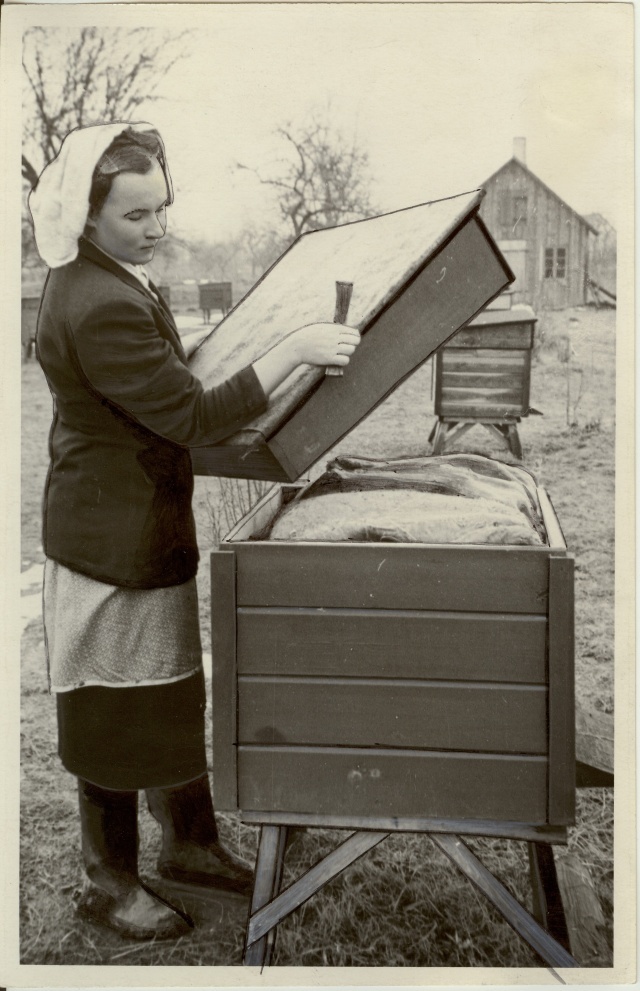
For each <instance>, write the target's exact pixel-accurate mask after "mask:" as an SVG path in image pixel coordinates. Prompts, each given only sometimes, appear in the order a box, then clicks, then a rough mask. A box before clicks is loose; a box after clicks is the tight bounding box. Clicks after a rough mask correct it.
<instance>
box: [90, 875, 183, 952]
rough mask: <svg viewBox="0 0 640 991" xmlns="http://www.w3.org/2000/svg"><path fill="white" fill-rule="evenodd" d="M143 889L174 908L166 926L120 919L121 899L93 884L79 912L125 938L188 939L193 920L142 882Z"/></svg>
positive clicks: (164, 924)
mask: <svg viewBox="0 0 640 991" xmlns="http://www.w3.org/2000/svg"><path fill="white" fill-rule="evenodd" d="M140 886H141V887H142V888H144V890H145V891H146V892H147V893H148V894H150V895H152V896H153V898H154V899H155V900H156V901H159V902H162V904H163V905H166V906H167V908H169V909H171V911H172V913H173V915H172V916H171V917H169V918H168V919H167V920H166V922H165V923H161V924H160V925H157V926H138V925H136V924H135V923H133V922H130V921H129V920H125V919H122V918H120V917H119V916H118V914H117V912H118V909H119V908H120V907H121V904H120V899H118V898H116V897H115V896H114V895H111V894H109V892H107V891H104V890H103V889H102V888H99V887H98V886H97V885H95V884H92V883H90V884H89V886H88V887H86V888H85V890H84V891H83V892H82V893H81V895H80V899H79V901H78V904H77V906H76V913H77V914H78V915H79V916H80V917H81V918H83V919H87V920H88V921H89V922H93V923H96V924H97V925H100V926H105V927H106V928H108V929H112V930H113V931H114V932H117V933H119V935H120V936H122V937H123V938H124V939H136V940H152V939H156V940H159V939H163V940H164V939H178V938H179V937H180V936H186V934H187V933H189V932H191V930H192V929H193V927H194V923H193V921H192V920H191V919H190V918H189V916H188V915H186V914H185V913H183V912H180V911H179V910H178V909H176V908H175V906H173V905H171V904H170V903H169V902H168V901H166V900H165V899H164V898H161V897H160V895H158V894H156V892H155V891H152V890H151V888H149V887H147V885H146V884H143V883H142V882H141V883H140Z"/></svg>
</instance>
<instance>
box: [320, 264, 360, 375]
mask: <svg viewBox="0 0 640 991" xmlns="http://www.w3.org/2000/svg"><path fill="white" fill-rule="evenodd" d="M352 292H353V282H336V310H335V313H334V315H333V322H334V323H346V322H347V314H348V313H349V304H350V302H351V293H352ZM343 372H344V369H343V368H342V366H341V365H327V367H326V368H325V375H342V374H343Z"/></svg>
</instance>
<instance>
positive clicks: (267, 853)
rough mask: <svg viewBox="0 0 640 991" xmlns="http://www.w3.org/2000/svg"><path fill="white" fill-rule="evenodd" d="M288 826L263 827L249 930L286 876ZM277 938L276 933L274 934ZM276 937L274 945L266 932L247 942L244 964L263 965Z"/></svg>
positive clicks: (249, 965)
mask: <svg viewBox="0 0 640 991" xmlns="http://www.w3.org/2000/svg"><path fill="white" fill-rule="evenodd" d="M286 836H287V827H286V826H262V828H261V830H260V843H259V846H258V860H257V864H256V880H255V885H254V888H253V897H252V899H251V909H250V914H249V926H248V927H247V932H248V931H249V928H250V925H251V919H252V918H253V916H254V915H255V914H256V912H257V911H259V909H261V908H262V907H263V906H264V905H267V904H268V903H269V902H270V901H271V899H272V898H273V896H274V888H275V886H276V878H277V884H278V886H279V885H280V878H281V876H282V862H281V861H282V856H283V853H284V845H285V842H286ZM273 939H275V936H274V937H273ZM273 939H272V940H271V945H270V946H269V945H268V944H267V938H266V935H265V937H264V938H261V939H258V940H256V941H255V942H254V943H252V944H249V943H245V951H244V957H243V963H244V964H245V965H246V966H248V967H263V966H264V965H265V960H266V957H267V955H268V954H269V955H270V953H271V950H272V949H273Z"/></svg>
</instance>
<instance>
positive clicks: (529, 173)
mask: <svg viewBox="0 0 640 991" xmlns="http://www.w3.org/2000/svg"><path fill="white" fill-rule="evenodd" d="M514 164H515V165H517V166H518V168H520V169H522V171H523V172H524V173H525V175H527V176H529V178H531V179H533V180H534V182H537V183H538V185H539V186H542V188H543V189H544V190H546V192H547V193H549V194H550V195H551V196H553V197H554V199H556V200H558V202H559V203H562V205H563V206H564V207H566V208H567V210H569V212H570V213H572V214H573V215H574V217H577V219H578V220H579V221H580V223H581V224H584V226H585V227H586V228H587V229H588V230H590V231H591V233H592V234H595V235H596V237H597V235H598V233H599V232H598V230H597V228H595V227H594V226H593V224H590V223H589V221H588V220H585V218H584V217H583V216H582V214H581V213H578V211H577V210H574V209H573V207H571V206H569V204H568V203H567V202H566V201H565V200H563V199H562V197H561V196H558V194H557V193H555V192H554V191H553V189H551V187H550V186H547V184H546V182H543V181H542V179H540V178H539V177H538V176H537V175H536V174H535V172H532V171H531V169H528V168H527V166H526V165H524V164H523V162H521V161H520V159H519V158H517V157H516V156H515V155H514V156H513V157H512V158H510V159H509V161H508V162H505V163H504V165H501V166H500V168H499V169H496V171H495V172H493V173H492V174H491V175H490V176H489V178H488V179H486V180H485V182H483V184H482V185H483V186H486V185H487V184H488V183H490V182H492V180H493V179H495V178H496V177H497V176H499V175H500V173H501V172H503V171H504V170H505V169H506V168H508V167H509V166H510V165H514Z"/></svg>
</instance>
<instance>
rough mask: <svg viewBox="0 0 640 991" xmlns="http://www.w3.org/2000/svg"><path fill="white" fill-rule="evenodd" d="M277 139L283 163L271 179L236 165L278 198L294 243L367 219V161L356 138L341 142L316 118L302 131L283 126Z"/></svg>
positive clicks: (334, 130)
mask: <svg viewBox="0 0 640 991" xmlns="http://www.w3.org/2000/svg"><path fill="white" fill-rule="evenodd" d="M276 135H277V136H278V137H279V138H280V139H281V140H282V142H283V143H284V145H285V153H284V157H283V158H282V159H281V160H280V162H278V163H277V164H276V166H274V168H273V169H272V170H271V174H270V175H265V174H263V173H262V172H261V171H260V170H258V169H256V168H253V167H251V166H247V165H244V164H242V163H240V162H239V163H238V165H237V167H238V168H239V169H246V170H248V171H250V172H253V173H254V175H256V176H257V178H258V180H259V182H260V183H262V184H263V185H265V186H271V188H272V189H273V190H274V191H275V192H276V194H277V202H278V209H279V212H280V216H281V217H282V219H283V220H284V221H285V223H286V225H287V226H288V227H289V225H290V226H291V227H292V228H293V233H294V235H295V236H296V237H297V236H298V235H299V234H302V233H303V232H304V231H307V230H318V229H320V228H323V227H333V226H335V225H336V224H341V223H346V222H347V221H350V220H358V219H361V218H363V217H368V216H371V215H372V214H373V213H375V212H376V211H375V208H374V206H373V204H372V202H371V197H370V191H369V187H370V184H371V177H370V173H369V156H368V154H367V152H366V151H364V150H363V149H362V148H360V147H359V144H358V140H357V138H356V137H353V138H349V137H346V136H345V135H344V134H343V133H342V132H341V131H340V130H338V129H337V128H335V127H334V126H333V125H332V124H331V123H330V122H329V120H328V119H327V114H320V113H316V114H315V115H313V116H312V118H311V120H310V122H309V123H307V124H304V125H302V126H294V125H293V124H286V125H284V126H283V127H279V128H278V129H277V131H276Z"/></svg>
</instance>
